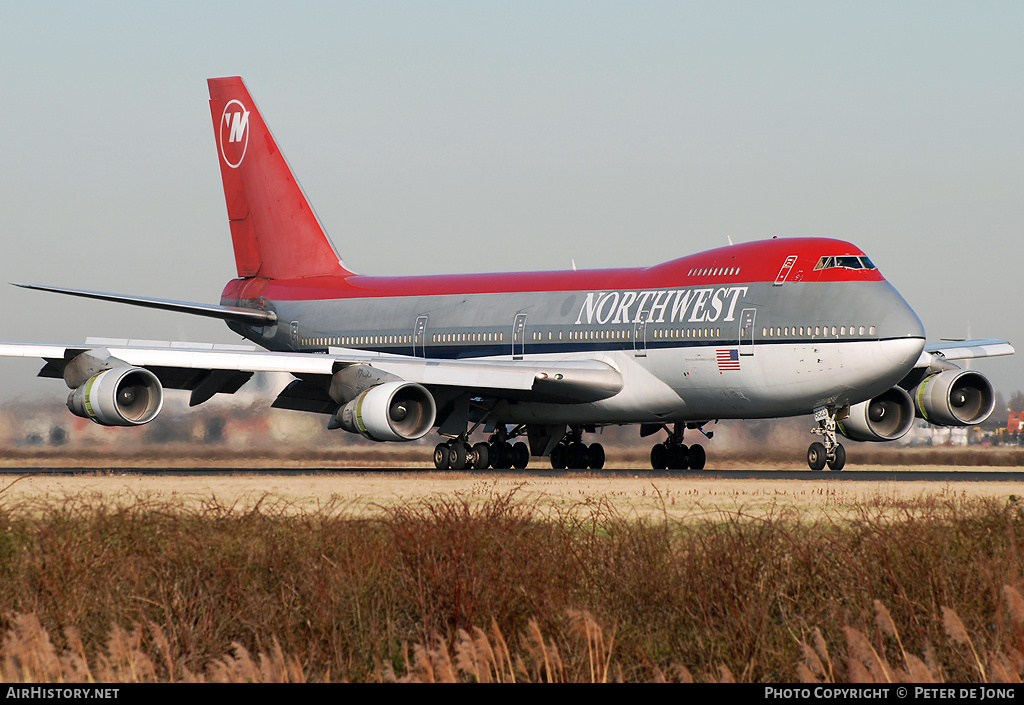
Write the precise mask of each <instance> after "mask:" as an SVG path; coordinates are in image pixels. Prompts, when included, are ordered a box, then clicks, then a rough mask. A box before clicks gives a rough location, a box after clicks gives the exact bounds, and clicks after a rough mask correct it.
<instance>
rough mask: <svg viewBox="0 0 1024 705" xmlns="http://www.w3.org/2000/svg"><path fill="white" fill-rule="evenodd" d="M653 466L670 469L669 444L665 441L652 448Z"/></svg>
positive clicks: (657, 468) (658, 468)
mask: <svg viewBox="0 0 1024 705" xmlns="http://www.w3.org/2000/svg"><path fill="white" fill-rule="evenodd" d="M651 467H652V468H654V469H655V470H667V469H668V446H666V445H665V444H664V443H659V444H658V445H656V446H654V447H653V448H651Z"/></svg>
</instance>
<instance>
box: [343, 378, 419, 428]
mask: <svg viewBox="0 0 1024 705" xmlns="http://www.w3.org/2000/svg"><path fill="white" fill-rule="evenodd" d="M436 415H437V406H436V405H435V404H434V397H433V396H431V394H430V392H428V391H427V390H426V388H425V387H422V386H420V385H418V384H415V383H413V382H385V383H384V384H378V385H377V386H375V387H370V388H369V389H367V390H366V391H365V392H363V393H362V394H360V395H359V396H357V397H356V398H355V399H353V400H352V401H350V402H348V403H347V404H345V405H344V406H342V407H341V408H340V409H339V410H338V412H337V413H336V414H335V415H334V419H333V423H332V424H331V425H332V426H334V427H335V428H337V427H339V426H340V427H341V428H343V429H345V430H346V431H350V432H352V433H359V434H361V435H363V436H366V437H367V438H369V439H371V440H374V441H414V440H416V439H417V438H421V437H422V436H424V435H426V433H427V431H429V430H430V429H431V427H433V425H434V418H435V416H436Z"/></svg>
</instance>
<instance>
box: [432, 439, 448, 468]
mask: <svg viewBox="0 0 1024 705" xmlns="http://www.w3.org/2000/svg"><path fill="white" fill-rule="evenodd" d="M448 450H449V448H448V444H447V443H438V444H437V445H436V446H434V467H435V468H437V469H438V470H447V469H448V467H449V463H448Z"/></svg>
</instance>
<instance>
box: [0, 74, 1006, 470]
mask: <svg viewBox="0 0 1024 705" xmlns="http://www.w3.org/2000/svg"><path fill="white" fill-rule="evenodd" d="M208 84H209V91H210V110H211V117H212V120H213V127H214V135H215V138H216V146H217V156H218V162H219V164H220V172H221V177H222V181H223V187H224V196H225V200H226V205H227V214H228V220H229V225H230V231H231V238H232V244H233V247H234V255H235V265H236V270H237V272H236V273H237V277H236V278H234V279H232V280H230V281H229V282H228V283H227V285H226V286H225V287H224V290H223V293H222V295H221V300H220V303H219V304H202V303H192V302H184V301H173V300H166V299H155V298H149V297H143V296H130V295H124V294H110V293H104V292H98V291H86V290H79V289H68V288H65V287H55V286H40V285H33V284H17V286H22V287H25V288H30V289H38V290H45V291H51V292H56V293H61V294H67V295H73V296H81V297H86V298H93V299H100V300H105V301H113V302H120V303H126V304H130V305H135V306H144V307H149V308H155V309H163V310H170V311H178V312H181V313H185V314H190V315H199V316H207V317H213V318H219V319H222V320H224V321H225V322H226V323H227V325H228V327H229V328H230V329H231V330H232V331H234V332H236V333H237V334H239V335H241V336H242V337H243V338H245V339H247V340H249V341H251V342H252V343H255V345H244V346H242V345H211V344H197V343H154V342H152V341H140V342H136V341H132V340H110V339H88V340H87V341H86V342H85V343H84V344H70V345H58V344H46V343H0V354H2V355H6V356H18V357H39V358H42V359H43V360H45V364H44V366H43V368H42V370H41V371H40V372H39V375H40V376H42V377H52V378H62V379H63V380H64V381H65V383H66V384H67V386H68V387H69V389H70V390H71V393H70V395H69V397H68V401H67V406H68V408H69V410H70V411H71V412H72V413H73V414H76V415H78V416H81V417H85V418H89V419H91V420H93V421H94V422H96V423H98V424H102V425H106V426H140V425H143V424H146V423H149V422H150V421H152V420H153V419H154V418H156V416H157V415H158V414H159V412H160V411H161V408H162V406H163V390H164V389H165V388H169V389H182V390H187V391H188V392H190V398H189V403H190V405H192V406H194V405H197V404H201V403H203V402H205V401H207V400H209V399H211V398H212V397H213V396H214V395H216V394H233V393H234V392H236V391H237V390H238V389H239V388H240V387H241V386H242V385H243V384H245V383H246V382H247V381H248V380H249V379H250V378H251V377H252V376H253V375H254V374H255V373H256V372H261V371H265V372H270V371H272V372H287V373H290V374H291V375H292V377H293V378H294V379H293V380H292V381H291V382H290V383H289V384H288V385H287V386H286V387H285V388H284V389H283V390H282V391H281V392H280V393H279V394H278V395H277V397H276V398H275V400H274V402H273V404H272V406H273V407H274V408H279V409H292V410H299V411H306V412H312V413H319V414H322V415H324V416H325V417H326V423H327V426H328V428H331V429H343V430H345V431H348V432H352V433H357V434H360V435H362V436H365V437H366V438H370V439H373V440H375V441H380V442H392V441H394V442H400V441H412V440H416V439H419V438H422V437H423V436H425V435H426V434H427V433H429V432H430V431H431V430H432V429H436V430H437V433H438V434H439V436H440V439H441V440H440V442H439V443H438V444H437V445H436V447H435V448H434V457H433V460H434V465H435V467H436V468H438V469H448V468H451V469H455V470H461V469H473V468H476V469H482V468H487V467H494V468H510V467H514V468H520V469H521V468H525V467H526V466H527V464H528V463H529V461H530V459H531V457H547V458H548V459H549V462H550V464H551V466H552V467H554V468H574V469H585V468H590V469H595V470H598V469H601V468H603V467H604V465H605V452H604V448H603V446H602V445H601V444H600V443H597V442H592V443H587V442H586V440H585V436H584V434H593V433H595V432H597V431H598V430H599V429H601V428H602V427H605V426H610V425H638V426H639V430H640V436H641V437H648V436H651V435H655V434H659V433H663V434H664V439H663V440H661V441H660V442H657V443H655V444H654V446H653V447H652V449H651V466H652V468H654V469H663V470H664V469H674V470H686V469H692V470H700V469H703V468H704V467H705V463H706V459H707V455H706V452H705V449H704V447H703V445H701V444H700V443H691V444H690V445H687V443H684V433H685V432H686V431H692V432H694V433H695V434H700V435H702V436H704V437H705V438H707V439H711V437H712V436H713V431H707V430H705V427H706V426H708V425H709V424H711V423H712V422H717V421H718V420H720V419H761V418H774V417H785V416H798V415H805V414H813V416H814V420H815V423H816V424H817V425H816V426H815V427H813V428H812V429H811V433H813V434H816V435H817V436H819V437H820V440H816V441H814V442H812V443H811V444H810V446H809V447H808V450H807V464H808V466H809V467H810V469H811V470H814V471H821V470H823V469H824V468H825V467H826V466H827V467H828V468H829V469H830V470H832V471H840V470H842V469H843V467H844V466H845V464H846V451H845V449H844V446H843V444H842V443H841V442H840V441H839V436H843V437H845V438H848V439H853V440H858V441H880V442H881V441H892V440H895V439H898V438H900V437H901V436H903V435H904V434H905V433H906V432H907V431H909V430H910V428H911V426H912V425H913V423H914V420H915V418H916V417H920V418H923V419H925V420H927V421H928V422H929V423H932V424H936V425H940V426H966V425H974V424H977V423H980V422H981V421H983V420H984V419H985V418H987V417H988V415H989V414H990V413H991V412H992V410H993V406H994V403H995V395H994V392H993V388H992V384H991V383H990V382H989V381H988V379H987V378H985V377H984V376H983V375H981V374H979V373H978V372H975V371H972V370H970V369H961V368H960V367H958V366H956V365H955V364H953V362H952V360H970V359H973V358H980V357H988V356H996V355H1009V354H1013V352H1014V350H1013V347H1012V346H1011V345H1010V344H1009V343H1008V342H1006V341H1003V340H992V339H985V340H966V341H956V342H951V343H939V344H933V345H927V344H926V341H925V331H924V327H923V325H922V323H921V321H920V319H919V318H918V317H917V315H916V314H915V313H914V311H913V310H912V309H911V308H910V306H909V305H908V304H907V303H906V301H905V300H904V299H903V297H902V296H900V294H899V292H897V291H896V289H895V288H894V287H893V286H892V285H891V284H890V283H889V282H888V281H886V280H885V279H884V278H883V277H882V275H881V273H880V272H879V271H878V269H877V267H876V266H875V265H874V264H873V263H872V261H871V260H870V259H869V258H868V256H867V255H866V254H865V253H864V252H862V251H861V250H860V249H859V248H858V247H856V246H855V245H853V244H851V243H849V242H844V241H840V240H834V239H827V238H794V239H785V238H783V239H779V238H773V239H770V240H765V241H759V242H750V243H744V244H736V245H733V244H730V245H729V246H725V247H721V248H718V249H714V250H710V251H706V252H701V253H698V254H692V255H688V256H685V257H681V258H679V259H674V260H672V261H669V262H664V263H661V264H655V265H653V266H649V267H637V268H628V269H600V270H579V271H577V270H576V269H575V267H574V268H573V270H571V271H542V272H529V273H512V274H446V275H425V276H411V277H393V276H373V275H365V274H357V273H355V272H353V271H351V270H349V269H347V268H346V266H345V264H344V262H343V260H342V259H341V257H340V256H339V255H338V252H337V250H336V249H335V246H334V244H333V243H332V241H331V240H330V239H329V238H328V236H327V234H326V233H325V232H324V229H323V227H322V226H321V224H320V222H319V220H318V219H317V217H316V215H315V214H314V212H313V210H312V208H311V207H310V205H309V203H308V201H307V199H306V197H305V195H304V193H303V191H302V189H301V188H300V186H299V185H298V182H297V181H296V180H295V177H294V176H293V174H292V172H291V169H290V167H289V166H288V164H287V162H286V161H285V158H284V156H283V155H282V154H281V151H280V150H279V149H278V146H277V143H276V142H275V140H274V138H273V136H272V135H271V133H270V130H269V129H268V128H267V126H266V124H265V123H264V121H263V117H262V116H261V114H260V112H259V110H257V108H256V105H255V103H254V102H253V100H252V98H251V96H250V94H249V91H248V89H247V88H246V87H245V84H244V83H243V81H242V79H241V78H240V77H227V78H213V79H209V81H208ZM480 430H482V432H483V433H484V434H485V435H486V438H487V440H486V441H478V442H475V443H474V442H473V441H472V436H473V434H475V433H477V432H478V431H480Z"/></svg>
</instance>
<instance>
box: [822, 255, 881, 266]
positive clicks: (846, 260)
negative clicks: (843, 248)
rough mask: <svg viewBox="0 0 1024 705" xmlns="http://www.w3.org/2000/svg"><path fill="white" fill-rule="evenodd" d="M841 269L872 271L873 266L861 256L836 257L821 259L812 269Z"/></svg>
mask: <svg viewBox="0 0 1024 705" xmlns="http://www.w3.org/2000/svg"><path fill="white" fill-rule="evenodd" d="M835 267H841V268H843V269H874V268H875V265H874V264H873V263H872V262H871V260H869V259H868V258H867V257H864V256H863V255H837V256H831V257H822V258H821V259H819V260H818V263H817V264H816V265H814V269H816V270H818V269H832V268H835Z"/></svg>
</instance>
